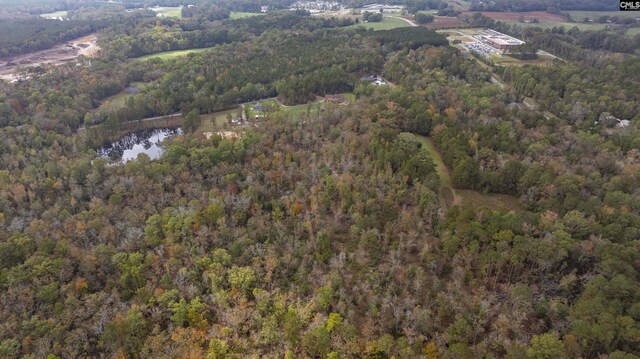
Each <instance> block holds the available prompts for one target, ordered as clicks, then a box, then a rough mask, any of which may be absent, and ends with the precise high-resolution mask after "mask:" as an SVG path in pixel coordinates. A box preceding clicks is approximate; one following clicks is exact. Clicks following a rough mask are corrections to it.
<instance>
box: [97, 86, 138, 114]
mask: <svg viewBox="0 0 640 359" xmlns="http://www.w3.org/2000/svg"><path fill="white" fill-rule="evenodd" d="M146 84H147V83H146V82H132V83H131V84H130V85H129V86H131V87H137V88H138V89H142V88H143V87H144V86H145V85H146ZM129 96H133V95H131V94H130V93H128V92H127V90H124V91H121V92H119V93H117V94H115V95H113V96H110V97H107V98H105V99H104V100H102V103H101V104H100V108H101V109H102V108H121V107H124V106H125V105H126V100H127V98H128V97H129Z"/></svg>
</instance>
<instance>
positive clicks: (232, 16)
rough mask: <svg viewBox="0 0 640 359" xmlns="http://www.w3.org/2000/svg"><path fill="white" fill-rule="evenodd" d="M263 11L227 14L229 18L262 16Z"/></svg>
mask: <svg viewBox="0 0 640 359" xmlns="http://www.w3.org/2000/svg"><path fill="white" fill-rule="evenodd" d="M262 15H264V14H263V13H260V12H232V13H231V14H229V18H231V19H232V20H235V19H244V18H245V17H253V16H262Z"/></svg>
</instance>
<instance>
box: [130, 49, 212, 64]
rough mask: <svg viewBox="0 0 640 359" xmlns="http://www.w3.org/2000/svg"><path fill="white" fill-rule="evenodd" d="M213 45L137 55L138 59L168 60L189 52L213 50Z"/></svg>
mask: <svg viewBox="0 0 640 359" xmlns="http://www.w3.org/2000/svg"><path fill="white" fill-rule="evenodd" d="M211 49H212V47H204V48H201V49H189V50H177V51H166V52H158V53H157V54H151V55H146V56H141V57H137V58H136V59H137V60H143V61H146V60H151V59H161V60H168V59H174V58H176V57H180V56H187V55H189V54H195V53H200V52H204V51H207V50H211Z"/></svg>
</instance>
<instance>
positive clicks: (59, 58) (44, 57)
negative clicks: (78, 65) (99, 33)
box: [0, 35, 100, 81]
mask: <svg viewBox="0 0 640 359" xmlns="http://www.w3.org/2000/svg"><path fill="white" fill-rule="evenodd" d="M96 40H97V38H96V35H87V36H83V37H80V38H78V39H75V40H71V41H69V42H68V43H64V44H59V45H56V46H54V47H52V48H50V49H46V50H40V51H35V52H31V53H28V54H24V55H18V56H14V57H12V58H9V59H4V60H0V79H4V80H9V81H11V80H14V79H15V74H16V73H17V72H18V70H20V69H22V68H26V67H36V66H40V65H62V64H65V63H67V62H71V61H74V60H75V59H76V58H77V57H78V56H79V55H84V56H86V57H93V56H95V55H97V53H98V51H100V48H99V47H98V46H97V45H96ZM68 45H70V46H68Z"/></svg>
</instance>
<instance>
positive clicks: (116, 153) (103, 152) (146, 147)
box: [98, 128, 182, 163]
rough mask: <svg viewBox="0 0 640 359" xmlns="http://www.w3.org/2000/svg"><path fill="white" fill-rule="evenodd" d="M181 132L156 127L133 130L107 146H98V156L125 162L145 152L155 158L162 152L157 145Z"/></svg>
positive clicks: (179, 130)
mask: <svg viewBox="0 0 640 359" xmlns="http://www.w3.org/2000/svg"><path fill="white" fill-rule="evenodd" d="M181 134H182V129H180V128H156V129H150V130H142V131H137V132H133V133H130V134H128V135H126V136H124V137H123V138H122V139H120V140H118V141H116V142H113V143H112V144H110V145H108V146H104V147H101V148H99V149H98V156H100V157H103V158H109V159H111V160H113V161H120V162H122V163H127V162H128V161H131V160H134V159H136V157H138V155H139V154H141V153H146V154H147V156H149V158H150V159H152V160H157V159H158V158H160V156H161V155H162V152H163V150H162V148H161V147H160V146H159V144H160V142H162V141H163V140H165V139H167V138H169V137H173V136H176V135H181Z"/></svg>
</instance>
